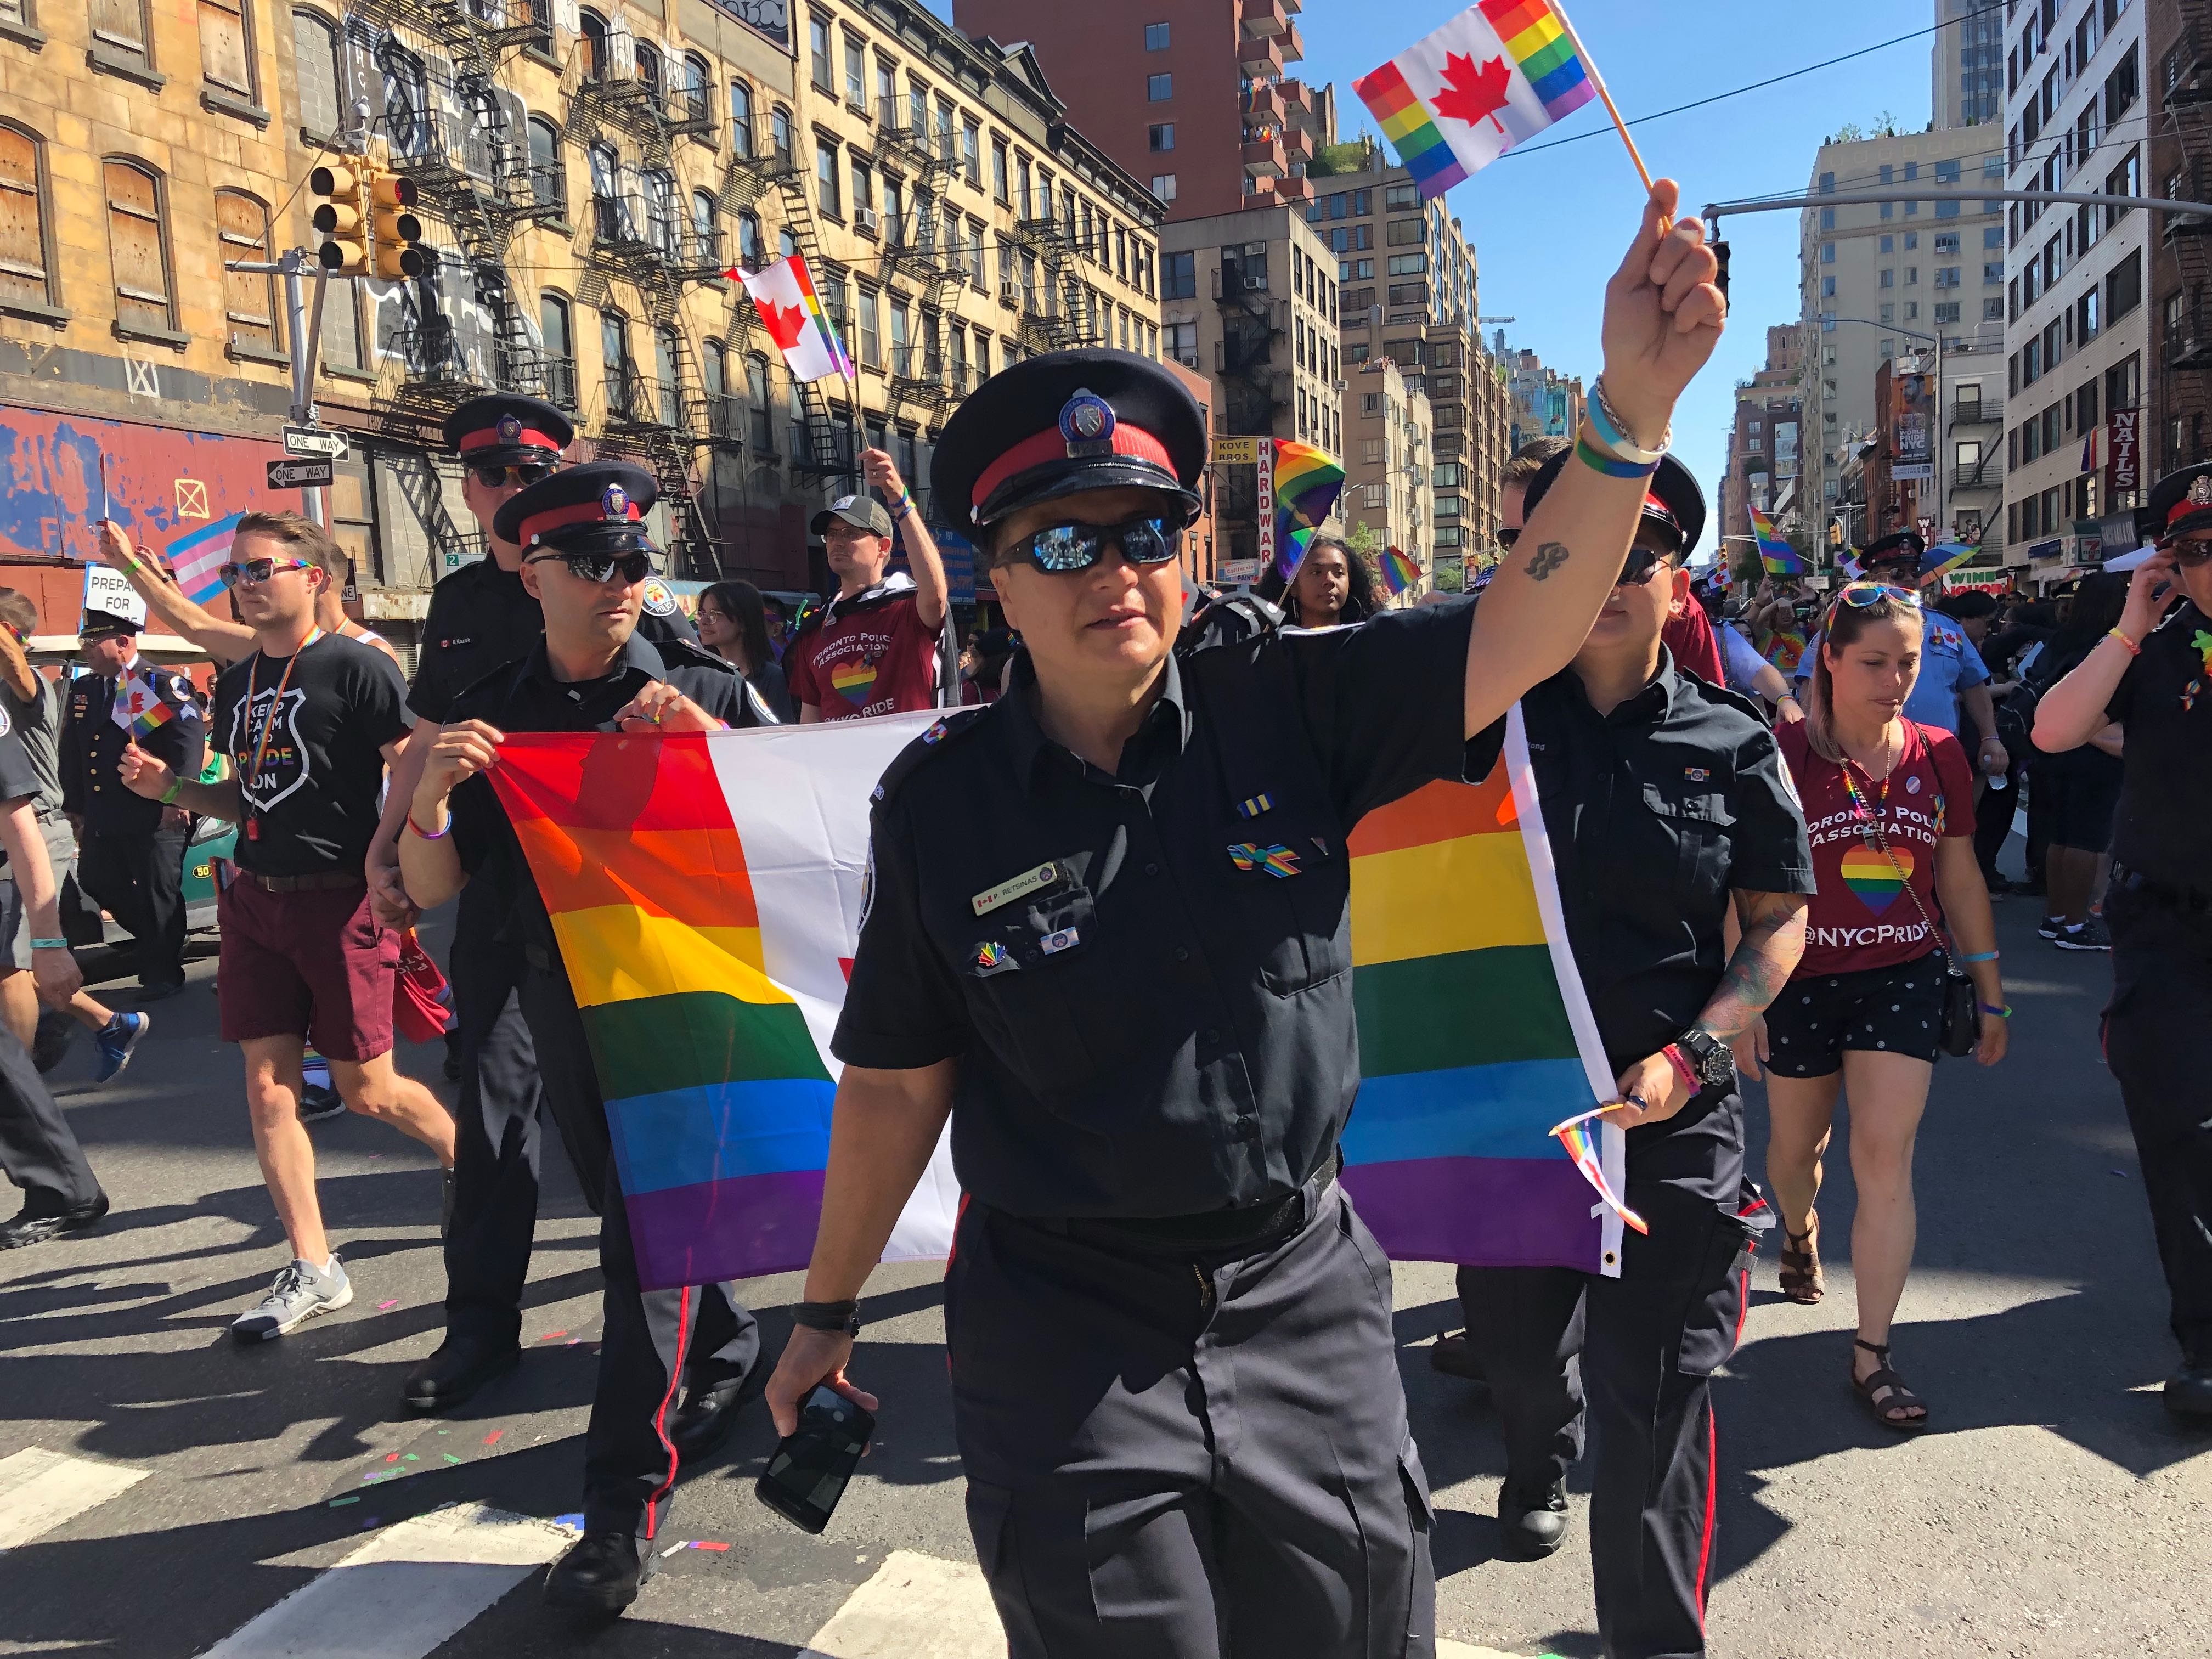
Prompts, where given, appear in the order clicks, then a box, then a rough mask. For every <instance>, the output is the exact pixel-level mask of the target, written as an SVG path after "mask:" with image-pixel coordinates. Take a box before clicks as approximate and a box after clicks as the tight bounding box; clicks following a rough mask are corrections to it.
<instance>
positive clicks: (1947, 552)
mask: <svg viewBox="0 0 2212 1659" xmlns="http://www.w3.org/2000/svg"><path fill="white" fill-rule="evenodd" d="M1980 551H1981V549H1980V548H1978V547H1968V546H1967V545H1966V544H1965V543H1964V542H1938V543H1936V545H1935V546H1933V547H1931V548H1929V550H1927V551H1926V552H1925V553H1923V554H1922V555H1921V556H1920V580H1921V581H1922V583H1923V585H1924V584H1926V583H1929V582H1932V581H1934V580H1936V577H1938V576H1941V575H1942V574H1944V573H1945V572H1947V571H1951V570H1956V569H1957V568H1959V567H1960V565H1962V564H1964V563H1966V561H1967V560H1969V559H1971V558H1972V557H1973V556H1974V555H1975V554H1977V553H1978V552H1980Z"/></svg>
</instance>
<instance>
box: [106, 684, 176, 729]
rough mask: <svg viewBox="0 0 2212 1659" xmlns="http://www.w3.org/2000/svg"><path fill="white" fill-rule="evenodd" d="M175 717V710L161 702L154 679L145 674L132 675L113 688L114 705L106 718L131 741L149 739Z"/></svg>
mask: <svg viewBox="0 0 2212 1659" xmlns="http://www.w3.org/2000/svg"><path fill="white" fill-rule="evenodd" d="M176 717H177V711H176V710H175V709H173V708H170V707H169V705H168V704H167V703H166V702H162V701H161V694H160V693H158V692H157V691H155V690H154V682H153V680H152V679H151V678H149V677H148V676H146V675H144V674H133V675H131V676H130V677H129V678H126V679H125V681H124V683H123V684H121V685H119V686H118V687H116V689H115V702H114V704H113V706H112V708H110V709H109V710H108V718H109V719H111V720H113V721H114V722H115V723H116V724H117V725H118V726H121V727H122V728H123V729H124V730H125V732H129V733H130V734H131V737H132V738H148V737H151V736H153V734H154V733H155V732H158V731H160V730H161V728H162V727H163V726H167V724H168V723H169V722H170V721H171V720H174V719H175V718H176Z"/></svg>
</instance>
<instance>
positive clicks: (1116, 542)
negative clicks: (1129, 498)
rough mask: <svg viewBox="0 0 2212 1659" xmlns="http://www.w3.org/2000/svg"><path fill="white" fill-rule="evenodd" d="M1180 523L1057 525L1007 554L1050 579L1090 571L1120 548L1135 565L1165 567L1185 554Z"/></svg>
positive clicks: (1148, 519)
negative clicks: (1159, 565)
mask: <svg viewBox="0 0 2212 1659" xmlns="http://www.w3.org/2000/svg"><path fill="white" fill-rule="evenodd" d="M1182 532H1183V524H1182V520H1179V519H1170V518H1163V517H1160V516H1159V515H1158V514H1157V513H1146V514H1145V515H1143V516H1142V517H1139V518H1134V519H1124V520H1122V521H1121V523H1119V524H1056V525H1051V526H1047V527H1046V528H1045V529H1042V530H1039V531H1035V532H1031V533H1030V534H1029V535H1027V536H1024V537H1023V538H1021V539H1020V540H1019V541H1018V542H1016V543H1014V544H1012V546H1011V547H1009V548H1007V550H1006V556H1007V557H1008V558H1010V559H1011V558H1027V559H1028V560H1029V562H1030V563H1031V564H1033V565H1035V566H1036V568H1038V569H1040V570H1042V571H1043V572H1044V573H1045V574H1046V575H1048V576H1066V575H1073V574H1074V573H1075V572H1077V571H1079V570H1088V569H1090V568H1091V566H1092V565H1094V564H1097V562H1098V561H1099V560H1101V559H1103V558H1104V557H1105V556H1106V550H1107V549H1108V548H1109V547H1118V548H1120V549H1121V556H1122V557H1123V558H1125V559H1127V561H1128V562H1130V563H1131V564H1138V565H1154V564H1165V563H1167V562H1169V561H1170V559H1173V558H1175V557H1176V556H1177V555H1178V554H1180V553H1181V552H1182Z"/></svg>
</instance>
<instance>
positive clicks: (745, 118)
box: [730, 81, 753, 155]
mask: <svg viewBox="0 0 2212 1659" xmlns="http://www.w3.org/2000/svg"><path fill="white" fill-rule="evenodd" d="M730 148H731V149H732V150H733V151H735V152H736V153H737V154H738V155H751V154H752V153H753V89H752V88H750V87H749V86H747V85H746V84H745V83H744V82H742V81H732V82H730Z"/></svg>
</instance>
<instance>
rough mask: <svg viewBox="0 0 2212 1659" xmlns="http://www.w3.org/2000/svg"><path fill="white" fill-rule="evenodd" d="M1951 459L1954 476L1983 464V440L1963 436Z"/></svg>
mask: <svg viewBox="0 0 2212 1659" xmlns="http://www.w3.org/2000/svg"><path fill="white" fill-rule="evenodd" d="M1951 459H1952V467H1953V471H1954V477H1956V476H1957V475H1959V474H1960V473H1965V472H1967V471H1971V470H1972V469H1973V468H1975V467H1978V466H1979V465H1981V464H1982V441H1981V440H1980V439H1979V438H1961V439H1960V440H1959V442H1958V447H1956V449H1955V450H1954V452H1953V453H1952V458H1951Z"/></svg>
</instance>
